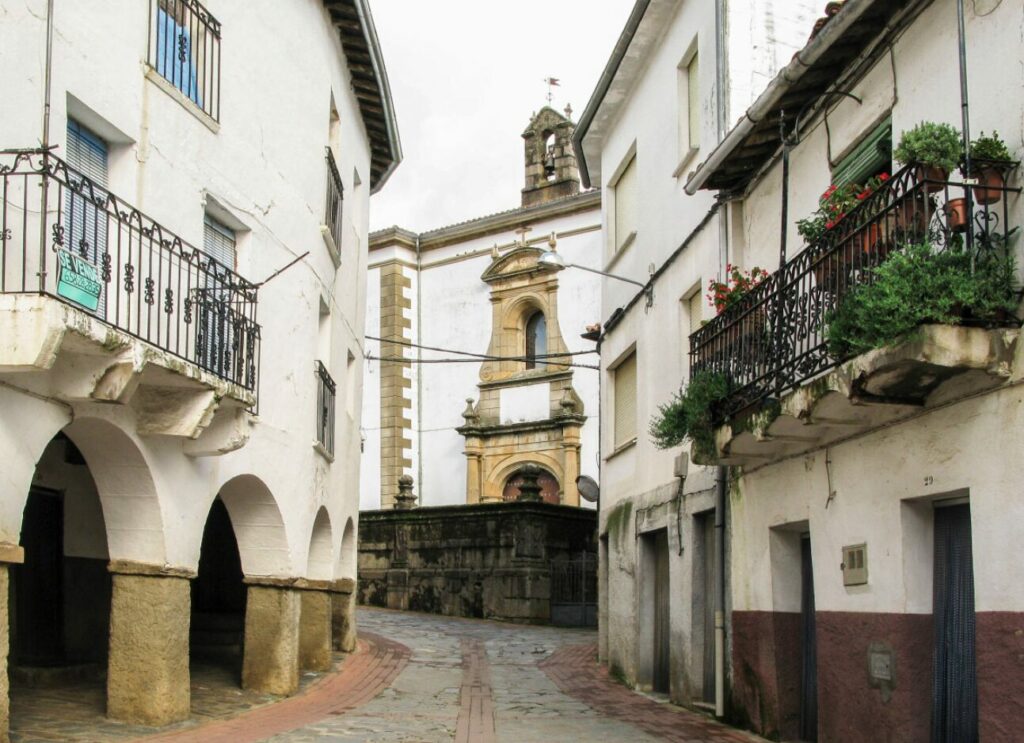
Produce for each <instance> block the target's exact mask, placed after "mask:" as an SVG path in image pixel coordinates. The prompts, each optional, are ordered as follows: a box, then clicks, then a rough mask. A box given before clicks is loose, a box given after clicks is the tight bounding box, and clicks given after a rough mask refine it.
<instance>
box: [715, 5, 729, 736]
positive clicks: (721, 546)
mask: <svg viewBox="0 0 1024 743" xmlns="http://www.w3.org/2000/svg"><path fill="white" fill-rule="evenodd" d="M726 1H727V0H716V2H715V88H716V92H715V96H716V98H717V106H716V108H717V109H718V110H717V111H716V114H717V116H716V118H717V121H716V125H717V130H718V131H717V136H716V140H717V141H718V143H719V145H720V144H721V143H722V140H723V139H724V138H725V134H726V127H727V126H728V123H727V122H728V119H727V112H726V104H727V88H726V85H727V79H726V65H727V64H728V57H727V54H726V27H725V4H726ZM728 214H729V206H728V204H726V205H723V208H722V209H721V210H720V211H719V215H718V253H719V263H720V268H719V270H720V271H724V270H725V266H726V264H727V263H728V262H729V220H728ZM727 477H728V471H727V469H726V468H725V467H724V466H722V465H719V466H718V471H717V473H716V477H715V480H716V488H715V567H716V568H717V569H716V574H715V717H718V718H719V719H721V718H723V717H725V483H726V479H727Z"/></svg>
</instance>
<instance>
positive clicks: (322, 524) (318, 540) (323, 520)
mask: <svg viewBox="0 0 1024 743" xmlns="http://www.w3.org/2000/svg"><path fill="white" fill-rule="evenodd" d="M332 545H333V535H332V533H331V517H330V515H329V514H328V513H327V509H326V508H324V507H323V506H321V507H320V510H319V511H317V512H316V518H315V519H314V520H313V531H312V532H311V534H310V537H309V557H308V558H307V560H306V577H307V578H311V579H313V580H331V578H333V577H334V576H333V575H331V573H332V569H331V566H332V564H333V562H334V561H333V560H332V559H331V555H332V551H333V550H332Z"/></svg>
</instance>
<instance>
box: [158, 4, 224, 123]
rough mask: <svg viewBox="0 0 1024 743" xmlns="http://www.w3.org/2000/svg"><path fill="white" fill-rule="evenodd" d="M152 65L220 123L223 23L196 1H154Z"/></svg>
mask: <svg viewBox="0 0 1024 743" xmlns="http://www.w3.org/2000/svg"><path fill="white" fill-rule="evenodd" d="M150 13H151V21H150V31H149V65H150V67H152V68H153V69H154V70H156V71H157V73H159V74H160V75H161V76H162V77H163V78H164V79H166V80H167V81H168V82H169V83H170V84H171V85H173V86H174V87H175V88H177V89H178V90H180V91H181V93H182V95H184V96H185V97H186V98H188V99H189V100H190V101H192V102H193V103H194V104H195V105H196V106H198V107H199V109H200V110H201V111H203V112H204V113H205V114H207V115H208V116H210V117H211V118H212V119H214V120H215V121H219V120H220V22H219V21H218V20H217V19H216V18H214V17H213V16H212V15H210V13H209V11H207V10H206V8H205V7H203V5H202V4H201V3H199V2H197V0H152V5H151V6H150Z"/></svg>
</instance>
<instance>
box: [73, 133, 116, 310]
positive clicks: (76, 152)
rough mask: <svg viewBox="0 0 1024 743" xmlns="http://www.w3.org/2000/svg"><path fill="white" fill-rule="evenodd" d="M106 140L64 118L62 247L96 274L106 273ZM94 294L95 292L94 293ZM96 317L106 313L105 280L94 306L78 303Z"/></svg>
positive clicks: (108, 259) (107, 262)
mask: <svg viewBox="0 0 1024 743" xmlns="http://www.w3.org/2000/svg"><path fill="white" fill-rule="evenodd" d="M108 149H109V148H108V147H107V143H106V142H105V141H104V140H103V139H101V138H100V137H98V136H97V135H96V134H93V133H92V132H91V131H89V130H88V129H86V128H85V127H83V126H82V125H81V124H79V123H78V122H77V121H75V120H74V119H68V149H67V153H66V155H67V162H68V165H69V166H71V168H73V169H74V170H75V171H76V172H75V173H68V187H67V189H66V190H65V191H64V204H63V208H64V217H63V220H64V247H65V248H66V249H67V250H68V251H70V252H71V253H74V254H75V255H76V256H78V257H80V258H82V259H84V260H86V261H88V262H89V263H90V264H91V265H92V266H93V268H94V269H95V270H96V273H97V275H98V276H105V275H107V271H108V264H109V262H110V258H108V257H107V210H106V198H107V191H106V187H107V160H108ZM94 296H95V295H94ZM80 304H82V305H83V306H84V307H86V309H89V310H92V311H93V312H95V314H96V315H97V316H99V317H102V318H106V316H107V301H106V286H105V280H104V281H103V283H101V284H100V296H99V301H98V303H97V305H96V307H92V306H89V305H88V304H86V303H84V302H80Z"/></svg>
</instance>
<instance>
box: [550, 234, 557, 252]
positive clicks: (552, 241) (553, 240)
mask: <svg viewBox="0 0 1024 743" xmlns="http://www.w3.org/2000/svg"><path fill="white" fill-rule="evenodd" d="M548 247H549V248H551V249H552V250H555V249H557V248H558V236H557V235H556V234H555V231H554V230H552V231H551V234H550V235H548Z"/></svg>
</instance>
